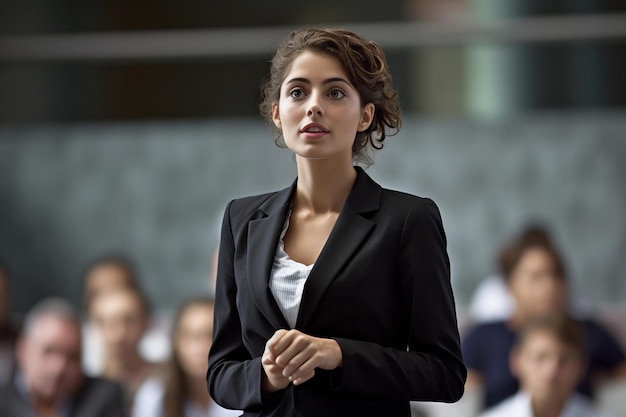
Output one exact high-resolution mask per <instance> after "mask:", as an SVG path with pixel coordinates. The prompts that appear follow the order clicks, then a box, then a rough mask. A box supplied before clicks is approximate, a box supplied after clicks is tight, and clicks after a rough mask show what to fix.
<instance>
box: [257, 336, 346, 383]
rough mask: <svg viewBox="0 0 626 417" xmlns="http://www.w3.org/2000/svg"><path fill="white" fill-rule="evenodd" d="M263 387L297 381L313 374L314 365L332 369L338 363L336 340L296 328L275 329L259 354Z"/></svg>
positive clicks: (340, 358)
mask: <svg viewBox="0 0 626 417" xmlns="http://www.w3.org/2000/svg"><path fill="white" fill-rule="evenodd" d="M261 363H262V364H263V370H264V371H265V374H264V376H263V386H262V388H263V391H264V392H265V393H268V394H270V393H272V392H276V391H278V390H281V389H284V388H287V386H288V385H289V383H290V382H292V383H293V384H294V385H300V384H302V383H304V382H306V381H308V380H309V379H311V378H313V376H314V375H315V368H320V369H325V370H333V369H335V368H338V367H340V366H341V365H342V354H341V348H340V347H339V344H338V343H337V341H336V340H334V339H325V338H320V337H313V336H309V335H307V334H305V333H302V332H300V331H298V330H285V329H281V330H277V331H276V332H275V333H274V335H273V336H272V337H271V338H270V339H269V340H268V341H267V343H266V344H265V351H264V352H263V356H262V358H261Z"/></svg>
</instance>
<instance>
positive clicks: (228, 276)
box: [207, 201, 263, 411]
mask: <svg viewBox="0 0 626 417" xmlns="http://www.w3.org/2000/svg"><path fill="white" fill-rule="evenodd" d="M232 204H233V202H232V201H231V202H230V203H229V204H228V205H227V207H226V211H225V214H224V220H223V222H222V231H221V238H220V247H219V257H218V270H217V276H218V279H217V282H216V287H215V316H214V317H215V318H214V324H213V344H212V346H211V350H210V353H209V370H208V372H207V384H208V389H209V393H210V395H211V397H212V398H213V400H215V402H216V403H218V404H219V405H221V406H222V407H226V408H231V409H245V410H250V411H252V410H254V409H256V408H260V407H261V405H262V404H263V397H262V395H261V375H262V372H263V371H262V365H261V358H260V357H258V358H252V357H251V356H250V354H249V353H248V351H247V349H246V348H245V346H244V345H243V342H242V337H241V335H242V328H241V322H240V319H239V313H238V311H237V300H236V295H237V285H236V282H235V274H234V253H235V243H234V238H233V232H232V227H231V220H230V212H231V207H232Z"/></svg>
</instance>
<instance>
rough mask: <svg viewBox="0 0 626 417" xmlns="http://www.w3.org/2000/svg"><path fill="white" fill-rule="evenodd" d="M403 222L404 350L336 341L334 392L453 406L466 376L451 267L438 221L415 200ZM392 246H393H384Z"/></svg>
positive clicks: (427, 203)
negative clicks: (338, 362) (338, 364)
mask: <svg viewBox="0 0 626 417" xmlns="http://www.w3.org/2000/svg"><path fill="white" fill-rule="evenodd" d="M420 201H421V203H418V204H416V205H414V207H413V208H412V209H411V210H410V211H409V213H408V215H407V216H406V218H405V221H404V226H403V228H402V234H401V238H400V239H399V242H397V249H396V251H397V262H396V265H397V267H396V269H397V272H396V273H397V274H399V275H400V276H399V277H398V278H399V279H400V280H401V285H402V289H403V291H402V294H403V299H402V300H401V302H402V303H403V306H404V308H405V310H404V311H405V312H406V313H407V314H409V315H410V320H409V321H408V323H409V325H408V326H409V328H408V329H407V332H408V339H407V349H406V350H399V349H397V348H390V347H384V346H380V345H378V344H375V343H371V342H364V341H358V340H352V339H337V341H338V343H339V345H340V347H341V350H342V354H343V368H342V369H341V371H340V374H341V376H340V377H339V378H335V384H336V386H335V388H337V389H343V390H348V391H354V392H359V393H362V394H367V395H372V396H376V397H383V398H392V399H404V400H422V401H444V402H454V401H457V400H458V399H459V398H460V397H461V396H462V394H463V390H464V383H465V379H466V376H467V371H466V369H465V366H464V365H463V359H462V354H461V346H460V341H459V333H458V327H457V320H456V311H455V303H454V297H453V293H452V288H451V284H450V265H449V259H448V255H447V252H446V237H445V233H444V230H443V225H442V222H441V216H440V214H439V210H438V208H437V206H436V205H435V203H434V202H433V201H432V200H429V199H420ZM389 244H390V245H391V244H393V242H389Z"/></svg>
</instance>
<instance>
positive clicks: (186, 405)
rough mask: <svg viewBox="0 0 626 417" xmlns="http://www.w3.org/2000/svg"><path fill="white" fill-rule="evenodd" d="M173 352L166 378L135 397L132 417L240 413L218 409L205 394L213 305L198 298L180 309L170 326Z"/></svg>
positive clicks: (224, 416)
mask: <svg viewBox="0 0 626 417" xmlns="http://www.w3.org/2000/svg"><path fill="white" fill-rule="evenodd" d="M173 326H174V327H173V332H172V345H173V352H172V356H171V358H170V360H169V361H168V363H167V370H166V375H165V378H164V379H163V380H162V381H161V380H156V379H153V380H151V382H150V383H146V384H144V386H143V387H142V388H141V389H140V391H139V392H138V393H137V397H136V399H135V406H134V407H133V413H132V416H133V417H228V416H233V417H234V416H240V415H241V412H238V411H233V410H226V409H224V408H222V407H220V406H219V405H217V404H216V403H215V402H214V401H213V400H212V399H211V397H210V396H209V393H208V391H207V390H206V382H205V378H206V372H207V362H206V355H207V352H208V351H209V349H210V348H211V338H212V336H213V301H212V300H211V299H209V298H204V297H199V298H194V299H190V300H188V301H186V302H185V303H183V304H182V305H181V307H180V308H179V310H178V312H177V314H176V316H175V318H174V324H173Z"/></svg>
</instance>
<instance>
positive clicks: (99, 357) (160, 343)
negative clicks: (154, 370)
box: [82, 256, 169, 375]
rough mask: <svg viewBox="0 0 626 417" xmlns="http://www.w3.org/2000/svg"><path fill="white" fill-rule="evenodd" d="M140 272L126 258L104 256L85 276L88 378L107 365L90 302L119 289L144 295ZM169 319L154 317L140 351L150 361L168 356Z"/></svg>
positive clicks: (84, 298) (102, 343) (84, 348)
mask: <svg viewBox="0 0 626 417" xmlns="http://www.w3.org/2000/svg"><path fill="white" fill-rule="evenodd" d="M139 281H140V280H139V277H138V273H137V269H136V268H135V266H134V265H133V263H132V262H131V261H130V260H129V259H128V258H126V257H123V256H105V257H102V258H99V259H97V260H96V261H94V262H92V263H91V264H90V265H89V267H88V268H87V269H86V271H85V273H84V275H83V283H82V284H83V308H84V310H85V312H86V313H87V315H88V317H87V318H88V320H86V321H85V323H84V327H83V335H84V337H83V368H84V369H85V371H86V372H87V374H89V375H100V374H101V373H102V367H103V366H104V364H103V360H104V346H103V345H104V342H103V340H102V335H101V334H100V332H99V331H98V328H97V327H96V326H94V323H93V320H91V319H90V317H89V312H90V311H91V303H92V301H93V299H94V298H95V297H96V296H97V295H98V294H100V293H102V292H106V291H109V290H113V289H117V288H130V289H134V290H136V291H138V292H140V293H141V291H142V290H141V285H140V282H139ZM165 322H167V320H162V318H161V317H160V316H159V317H151V320H150V321H149V326H148V328H147V330H146V331H145V332H144V335H143V338H142V340H141V341H140V344H139V352H140V354H141V356H142V357H143V358H144V359H146V360H147V361H152V362H159V361H163V360H165V359H166V358H167V356H168V355H169V341H168V337H167V331H166V330H165V329H164V328H165V327H167V323H165Z"/></svg>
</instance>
